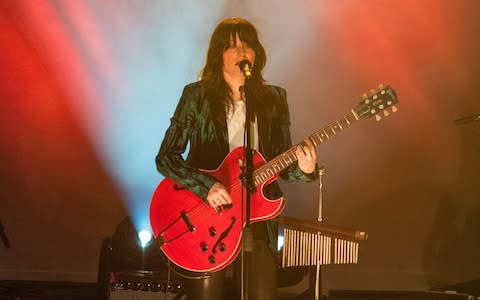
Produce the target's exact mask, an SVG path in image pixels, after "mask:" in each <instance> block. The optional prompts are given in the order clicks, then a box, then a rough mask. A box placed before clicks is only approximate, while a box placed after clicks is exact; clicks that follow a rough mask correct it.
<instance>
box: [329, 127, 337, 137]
mask: <svg viewBox="0 0 480 300" xmlns="http://www.w3.org/2000/svg"><path fill="white" fill-rule="evenodd" d="M328 128H330V130H331V131H332V133H333V134H334V135H335V134H337V132H336V131H335V126H333V127H332V125H328Z"/></svg>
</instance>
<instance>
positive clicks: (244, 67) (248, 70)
mask: <svg viewBox="0 0 480 300" xmlns="http://www.w3.org/2000/svg"><path fill="white" fill-rule="evenodd" d="M238 66H239V67H240V71H242V72H243V75H245V78H247V79H248V78H250V77H251V76H252V64H251V63H250V62H249V61H248V59H244V60H242V61H241V62H240V63H239V64H238Z"/></svg>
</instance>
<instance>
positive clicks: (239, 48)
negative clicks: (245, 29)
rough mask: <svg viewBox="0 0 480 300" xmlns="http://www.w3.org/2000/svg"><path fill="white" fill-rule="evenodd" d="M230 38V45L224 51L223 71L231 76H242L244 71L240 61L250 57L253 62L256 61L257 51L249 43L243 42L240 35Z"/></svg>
mask: <svg viewBox="0 0 480 300" xmlns="http://www.w3.org/2000/svg"><path fill="white" fill-rule="evenodd" d="M235 39H236V40H235V42H234V40H233V38H232V39H231V40H230V46H229V47H228V48H227V49H226V50H225V51H224V52H223V72H224V73H227V74H228V75H230V76H242V77H243V73H242V71H241V70H240V68H239V66H238V65H239V63H240V62H241V61H242V60H244V59H248V61H249V62H250V63H251V64H252V66H253V65H254V63H255V51H254V50H253V49H252V48H250V46H248V44H247V43H245V42H242V41H241V40H240V38H239V37H238V35H237V36H236V37H235Z"/></svg>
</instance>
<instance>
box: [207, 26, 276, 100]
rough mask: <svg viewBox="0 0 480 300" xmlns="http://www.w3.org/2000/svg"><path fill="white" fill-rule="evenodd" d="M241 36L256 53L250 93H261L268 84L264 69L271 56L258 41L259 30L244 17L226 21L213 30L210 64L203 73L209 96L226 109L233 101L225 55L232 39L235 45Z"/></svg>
mask: <svg viewBox="0 0 480 300" xmlns="http://www.w3.org/2000/svg"><path fill="white" fill-rule="evenodd" d="M237 35H238V37H239V39H240V41H242V42H245V43H247V45H248V46H249V47H251V48H252V49H253V50H254V51H255V63H254V65H253V67H252V77H250V79H249V81H248V86H249V90H250V91H252V92H253V91H255V90H258V89H259V88H261V87H262V86H263V83H264V81H265V80H264V79H263V75H262V70H263V68H264V67H265V63H266V60H267V57H266V54H265V49H264V48H263V46H262V44H261V43H260V41H259V39H258V34H257V29H256V28H255V26H253V24H252V23H250V22H249V21H247V20H245V19H242V18H227V19H224V20H223V21H222V22H220V24H218V25H217V27H216V28H215V30H214V31H213V34H212V37H211V38H210V45H209V47H208V51H207V61H206V63H205V67H204V68H203V70H202V71H201V73H200V74H201V81H202V82H203V83H204V85H205V87H206V88H207V93H208V94H209V95H210V96H213V97H214V98H215V99H216V101H220V102H222V103H223V104H224V105H223V109H224V107H225V106H228V105H229V102H230V101H231V99H230V89H229V87H228V85H227V83H226V82H225V80H224V78H223V52H224V51H225V50H226V49H227V48H228V47H229V46H230V44H231V40H232V38H233V41H234V43H235V42H236V40H235V37H236V36H237ZM235 46H236V45H235Z"/></svg>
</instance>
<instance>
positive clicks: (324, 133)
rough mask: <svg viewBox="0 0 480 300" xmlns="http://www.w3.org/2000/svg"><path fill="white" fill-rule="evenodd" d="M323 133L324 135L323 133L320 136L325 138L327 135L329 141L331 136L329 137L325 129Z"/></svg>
mask: <svg viewBox="0 0 480 300" xmlns="http://www.w3.org/2000/svg"><path fill="white" fill-rule="evenodd" d="M322 132H323V133H322V134H320V136H324V135H325V136H326V137H327V139H328V138H329V136H328V134H327V133H326V132H325V129H323V130H322Z"/></svg>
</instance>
